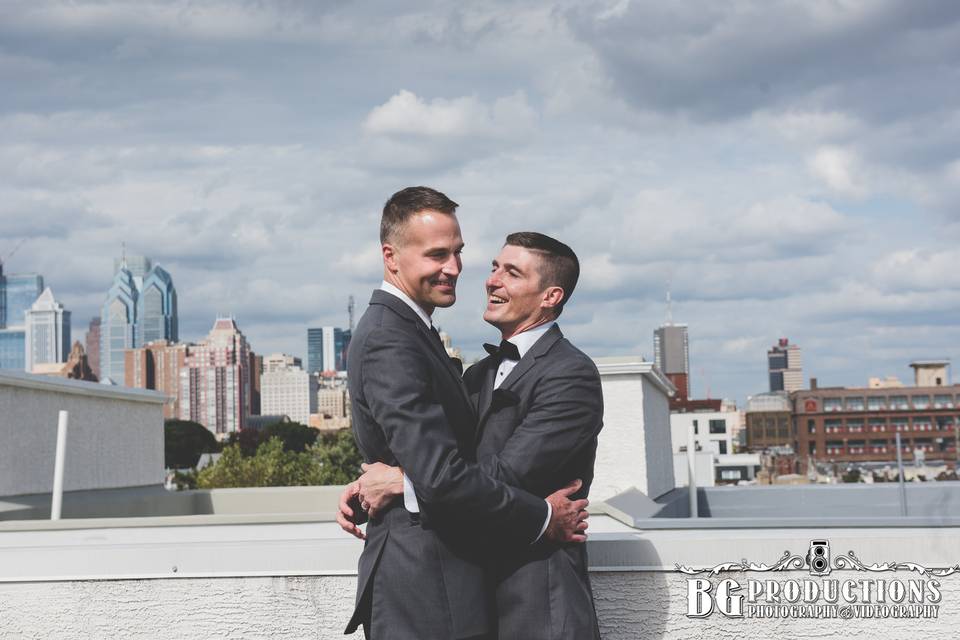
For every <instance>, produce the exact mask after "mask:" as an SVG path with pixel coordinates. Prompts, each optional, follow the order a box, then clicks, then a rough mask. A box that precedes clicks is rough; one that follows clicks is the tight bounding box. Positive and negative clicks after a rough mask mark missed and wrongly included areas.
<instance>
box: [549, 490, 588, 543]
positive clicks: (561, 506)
mask: <svg viewBox="0 0 960 640" xmlns="http://www.w3.org/2000/svg"><path fill="white" fill-rule="evenodd" d="M581 485H583V482H581V481H580V480H574V481H573V482H571V483H570V484H568V485H567V486H565V487H564V488H563V489H560V490H559V491H557V492H555V493H551V494H550V495H549V496H547V502H549V503H550V507H551V508H552V509H553V513H551V514H550V524H548V525H547V530H546V531H545V532H544V534H543V535H544V536H546V537H547V538H548V539H549V540H552V541H553V542H560V543H563V542H586V541H587V534H586V533H585V532H586V530H587V526H588V525H587V518H588V517H589V516H590V514H588V513H587V510H586V509H587V505H588V504H590V501H589V500H587V499H583V500H571V499H570V496H571V495H573V494H574V493H576V492H577V491H578V490H579V489H580V487H581Z"/></svg>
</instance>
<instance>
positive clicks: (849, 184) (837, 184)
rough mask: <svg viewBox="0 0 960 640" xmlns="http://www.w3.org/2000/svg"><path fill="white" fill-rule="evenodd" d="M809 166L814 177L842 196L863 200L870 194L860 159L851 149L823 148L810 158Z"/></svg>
mask: <svg viewBox="0 0 960 640" xmlns="http://www.w3.org/2000/svg"><path fill="white" fill-rule="evenodd" d="M808 166H809V168H810V172H811V173H812V174H813V175H815V176H816V177H818V178H820V179H821V180H823V182H824V183H826V185H827V187H829V188H830V189H832V190H833V191H835V192H837V193H838V194H840V195H842V196H850V197H854V198H863V197H865V196H866V195H867V193H868V191H867V185H866V184H865V178H864V175H863V169H862V167H861V163H860V159H859V157H858V156H857V154H856V153H855V152H854V151H851V150H850V149H844V148H841V147H831V146H828V147H821V148H820V149H818V150H817V151H816V153H814V154H813V156H811V157H810V159H809V160H808Z"/></svg>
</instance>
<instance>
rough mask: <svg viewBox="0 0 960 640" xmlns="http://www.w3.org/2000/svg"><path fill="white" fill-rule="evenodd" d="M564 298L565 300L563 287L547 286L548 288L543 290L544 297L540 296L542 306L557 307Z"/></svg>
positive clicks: (544, 307) (543, 307)
mask: <svg viewBox="0 0 960 640" xmlns="http://www.w3.org/2000/svg"><path fill="white" fill-rule="evenodd" d="M562 300H563V288H562V287H547V288H546V290H545V291H544V292H543V297H542V298H540V308H542V309H555V308H556V307H557V305H558V304H560V302H561V301H562Z"/></svg>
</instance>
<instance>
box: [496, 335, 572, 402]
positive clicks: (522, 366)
mask: <svg viewBox="0 0 960 640" xmlns="http://www.w3.org/2000/svg"><path fill="white" fill-rule="evenodd" d="M562 337H563V333H561V332H560V327H558V326H557V325H553V326H552V327H550V328H549V329H548V330H547V332H546V333H545V334H543V336H542V337H541V338H540V339H539V340H537V341H536V342H535V343H534V345H533V346H532V347H530V350H529V351H527V352H526V353H525V354H523V357H522V358H520V362H518V363H517V366H515V367H514V368H513V371H511V372H510V375H508V376H507V378H506V379H505V380H504V381H503V382H501V383H500V388H501V389H504V390H509V389H512V388H513V385H515V384H516V383H517V380H519V379H520V378H522V377H523V376H524V375H525V374H526V373H527V372H528V371H530V368H531V367H532V366H533V365H534V364H535V363H536V361H537V358H540V357H541V356H543V355H544V354H546V353H547V352H548V351H550V347H552V346H553V345H554V343H555V342H556V341H557V340H559V339H560V338H562Z"/></svg>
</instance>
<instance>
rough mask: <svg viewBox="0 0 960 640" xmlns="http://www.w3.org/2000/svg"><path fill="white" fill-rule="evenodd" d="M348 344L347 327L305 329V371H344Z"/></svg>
mask: <svg viewBox="0 0 960 640" xmlns="http://www.w3.org/2000/svg"><path fill="white" fill-rule="evenodd" d="M349 346H350V330H349V329H338V328H336V327H317V328H314V329H307V372H308V373H321V372H324V371H346V370H347V350H348V349H349Z"/></svg>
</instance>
